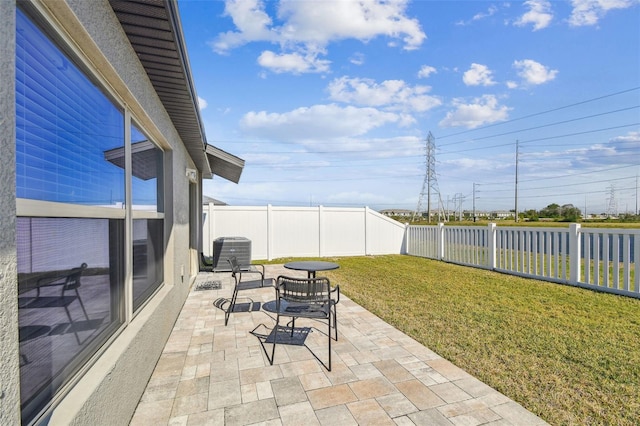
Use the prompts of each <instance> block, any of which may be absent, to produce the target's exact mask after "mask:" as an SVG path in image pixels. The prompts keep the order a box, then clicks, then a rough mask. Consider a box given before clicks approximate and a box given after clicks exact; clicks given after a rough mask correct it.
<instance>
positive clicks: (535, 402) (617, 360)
mask: <svg viewBox="0 0 640 426" xmlns="http://www.w3.org/2000/svg"><path fill="white" fill-rule="evenodd" d="M326 260H333V261H336V262H338V263H340V269H338V270H336V271H330V272H327V273H326V275H327V276H329V277H330V278H331V280H332V283H337V284H340V289H341V291H342V292H343V293H344V294H346V295H347V296H349V297H350V298H351V299H352V300H354V301H355V302H357V303H359V304H361V305H362V306H364V307H365V308H366V309H368V310H369V311H370V312H373V313H375V314H376V315H378V316H379V317H381V318H383V319H384V320H385V321H387V322H388V323H389V324H392V325H394V326H395V327H397V328H398V329H400V330H402V331H404V332H405V333H407V334H408V335H410V336H412V337H413V338H415V339H416V340H418V341H420V342H421V343H423V344H424V345H425V346H427V347H429V348H430V349H432V350H434V351H435V352H437V353H438V354H440V355H441V356H443V357H445V358H447V359H449V360H451V361H452V362H453V363H454V364H456V365H457V366H459V367H461V368H463V369H464V370H466V371H467V372H469V373H470V374H472V375H474V376H476V377H477V378H479V379H480V380H482V381H484V382H485V383H487V384H488V385H490V386H492V387H494V388H495V389H497V390H499V391H500V392H502V393H504V394H505V395H507V396H509V397H510V398H512V399H514V400H515V401H517V402H519V403H520V404H522V405H523V406H524V407H526V408H527V409H529V410H530V411H532V412H534V413H536V414H537V415H539V416H540V417H542V418H543V419H545V420H546V421H548V422H549V423H551V424H554V425H555V424H557V425H565V424H576V425H578V424H579V425H586V424H606V425H637V424H638V422H639V421H640V420H639V419H640V300H638V299H632V298H628V297H622V296H615V295H611V294H604V293H596V292H593V291H589V290H584V289H579V288H574V287H570V286H563V285H559V284H552V283H546V282H543V281H537V280H531V279H525V278H519V277H515V276H510V275H503V274H499V273H495V272H490V271H486V270H481V269H474V268H469V267H463V266H457V265H453V264H448V263H444V262H439V261H434V260H429V259H423V258H417V257H412V256H401V255H390V256H369V257H349V258H336V259H326ZM283 261H284V260H282V259H279V260H277V261H276V263H282V262H283ZM339 315H340V314H339V312H338V316H339Z"/></svg>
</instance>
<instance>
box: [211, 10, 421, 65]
mask: <svg viewBox="0 0 640 426" xmlns="http://www.w3.org/2000/svg"><path fill="white" fill-rule="evenodd" d="M407 4H408V1H407V0H393V1H383V0H363V1H313V2H309V1H298V0H280V1H279V2H278V4H277V7H275V8H274V9H275V10H277V16H276V17H275V18H272V17H271V16H269V14H268V13H267V10H266V7H265V1H263V0H226V3H225V15H227V16H229V17H231V19H232V20H233V23H234V24H235V26H236V31H229V32H226V33H221V34H219V35H218V37H217V38H216V39H215V40H214V41H213V42H211V43H210V45H211V47H212V48H213V50H214V51H215V52H217V53H227V52H228V51H230V50H231V49H234V48H236V47H238V46H241V45H243V44H247V43H251V42H271V43H275V44H278V45H280V48H281V49H282V51H281V52H280V53H277V54H275V53H274V54H272V57H270V58H268V59H273V58H277V57H282V59H283V60H284V59H285V57H286V59H287V60H290V59H292V58H290V57H289V56H290V55H291V56H298V58H295V59H299V58H308V56H309V55H312V56H315V55H317V54H319V53H322V54H326V52H325V51H324V49H325V47H326V46H327V45H328V44H329V43H331V42H334V41H339V40H345V39H356V40H360V41H362V42H367V41H369V40H372V39H374V38H376V37H388V38H389V39H391V40H398V41H401V42H402V46H403V49H405V50H415V49H417V48H419V47H420V46H421V45H422V42H423V41H424V40H425V39H426V35H425V34H424V32H423V31H422V29H421V28H420V23H419V22H418V20H417V19H411V18H409V17H408V16H406V7H407ZM274 19H277V23H274ZM295 52H297V53H295ZM263 55H264V53H263ZM316 61H317V59H316ZM307 62H308V61H307ZM323 64H324V65H326V68H323V67H317V66H316V67H308V68H305V67H303V66H300V65H298V66H291V67H287V66H285V67H276V68H274V69H277V70H280V72H284V71H286V70H287V69H291V70H294V71H296V72H321V71H326V70H327V69H328V62H323Z"/></svg>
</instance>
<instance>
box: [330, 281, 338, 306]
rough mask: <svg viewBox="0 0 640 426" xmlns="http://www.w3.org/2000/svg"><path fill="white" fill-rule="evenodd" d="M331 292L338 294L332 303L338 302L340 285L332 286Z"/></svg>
mask: <svg viewBox="0 0 640 426" xmlns="http://www.w3.org/2000/svg"><path fill="white" fill-rule="evenodd" d="M331 293H336V294H337V295H338V296H337V298H336V300H335V301H334V302H333V303H340V285H336V286H335V287H334V288H332V289H331ZM332 300H333V299H332Z"/></svg>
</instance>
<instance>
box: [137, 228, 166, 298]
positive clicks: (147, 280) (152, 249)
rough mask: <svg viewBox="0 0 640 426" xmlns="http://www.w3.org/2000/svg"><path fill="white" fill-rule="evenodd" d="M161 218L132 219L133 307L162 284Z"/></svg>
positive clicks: (162, 248) (162, 247)
mask: <svg viewBox="0 0 640 426" xmlns="http://www.w3.org/2000/svg"><path fill="white" fill-rule="evenodd" d="M163 227H164V221H163V220H162V219H134V221H133V309H134V310H137V309H138V308H139V307H140V306H141V305H142V303H143V302H144V301H145V300H147V299H148V298H149V296H151V295H152V294H153V292H154V291H155V290H156V289H157V288H158V287H159V286H160V284H162V281H163V278H164V275H163V274H164V270H163V266H162V254H163V253H164V246H163V241H164V238H163V235H164V233H163Z"/></svg>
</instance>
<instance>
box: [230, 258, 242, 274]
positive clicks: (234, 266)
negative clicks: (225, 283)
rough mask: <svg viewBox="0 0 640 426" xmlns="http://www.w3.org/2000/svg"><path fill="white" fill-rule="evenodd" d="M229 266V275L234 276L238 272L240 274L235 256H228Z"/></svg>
mask: <svg viewBox="0 0 640 426" xmlns="http://www.w3.org/2000/svg"><path fill="white" fill-rule="evenodd" d="M227 262H229V265H230V266H231V274H232V275H234V276H235V274H237V273H238V272H240V264H239V263H238V259H237V258H236V257H235V256H230V257H229V258H228V259H227Z"/></svg>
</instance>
